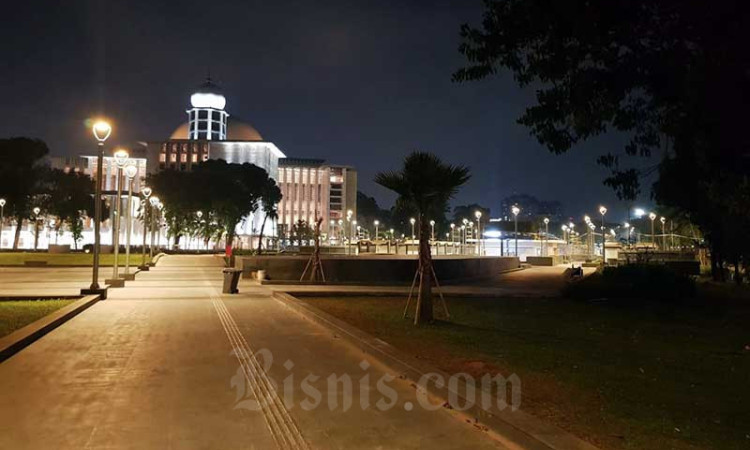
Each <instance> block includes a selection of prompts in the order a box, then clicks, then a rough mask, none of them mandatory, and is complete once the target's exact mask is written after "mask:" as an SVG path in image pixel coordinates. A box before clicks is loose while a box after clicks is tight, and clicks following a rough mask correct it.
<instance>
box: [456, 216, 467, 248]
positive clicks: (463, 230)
mask: <svg viewBox="0 0 750 450" xmlns="http://www.w3.org/2000/svg"><path fill="white" fill-rule="evenodd" d="M464 220H466V219H464ZM458 240H459V250H460V253H461V254H462V255H463V254H464V244H465V243H466V225H461V229H460V231H459V232H458Z"/></svg>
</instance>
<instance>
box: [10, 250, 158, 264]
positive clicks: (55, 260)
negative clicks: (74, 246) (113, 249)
mask: <svg viewBox="0 0 750 450" xmlns="http://www.w3.org/2000/svg"><path fill="white" fill-rule="evenodd" d="M146 259H148V256H146ZM114 260H115V255H114V254H113V253H102V254H101V256H100V259H99V263H100V264H101V265H103V266H111V265H112V264H113V263H114ZM25 261H47V265H50V266H64V265H89V266H90V265H92V264H93V261H94V255H93V254H92V253H25V252H14V253H6V252H2V253H0V266H10V265H17V266H23V265H24V262H25ZM118 261H119V263H120V265H123V266H124V265H125V254H124V253H121V254H120V256H119V258H118ZM140 263H141V254H140V253H138V254H134V253H131V254H130V265H131V266H137V265H140Z"/></svg>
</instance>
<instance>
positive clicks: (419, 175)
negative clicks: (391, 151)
mask: <svg viewBox="0 0 750 450" xmlns="http://www.w3.org/2000/svg"><path fill="white" fill-rule="evenodd" d="M470 177H471V176H470V175H469V169H468V168H466V167H464V166H452V165H450V164H445V163H443V162H442V161H441V160H440V159H439V158H438V157H437V156H435V155H433V154H431V153H424V152H413V153H411V154H410V155H409V156H407V157H406V159H404V167H403V168H402V169H401V170H400V171H398V172H382V173H379V174H377V175H376V176H375V182H376V183H378V184H379V185H381V186H383V187H385V188H388V189H390V190H392V191H394V192H395V193H397V194H398V199H397V200H396V203H397V205H398V206H404V207H407V208H411V209H413V210H415V211H416V212H417V214H418V217H419V268H418V270H419V293H418V297H417V309H416V313H415V314H414V324H415V325H419V324H420V322H429V321H431V320H432V319H433V314H432V274H433V270H432V254H431V252H430V219H431V218H436V217H442V216H443V215H444V214H445V210H446V208H447V206H448V201H449V200H450V199H451V198H452V197H453V196H454V195H455V194H456V192H458V188H459V187H461V186H462V185H463V184H464V183H466V182H467V181H468V180H469V178H470Z"/></svg>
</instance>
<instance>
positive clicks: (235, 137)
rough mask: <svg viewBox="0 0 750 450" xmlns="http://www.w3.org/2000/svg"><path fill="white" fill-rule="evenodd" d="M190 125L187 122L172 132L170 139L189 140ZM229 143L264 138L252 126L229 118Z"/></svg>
mask: <svg viewBox="0 0 750 450" xmlns="http://www.w3.org/2000/svg"><path fill="white" fill-rule="evenodd" d="M189 131H190V123H189V122H185V123H183V124H182V125H180V126H179V127H177V128H175V130H174V131H173V132H172V135H171V136H170V137H169V138H170V139H188V132H189ZM226 140H228V141H262V140H263V136H261V135H260V133H259V132H258V130H256V129H255V127H253V126H252V125H250V124H247V123H244V122H241V121H239V120H237V119H234V118H232V117H229V118H228V119H227V139H226Z"/></svg>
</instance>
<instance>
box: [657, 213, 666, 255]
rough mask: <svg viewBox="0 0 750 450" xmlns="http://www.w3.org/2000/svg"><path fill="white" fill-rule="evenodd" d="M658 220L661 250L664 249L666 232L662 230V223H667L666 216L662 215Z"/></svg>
mask: <svg viewBox="0 0 750 450" xmlns="http://www.w3.org/2000/svg"><path fill="white" fill-rule="evenodd" d="M659 222H661V246H662V250H666V248H667V232H666V231H665V230H664V224H665V223H667V218H666V217H664V216H662V217H661V219H659Z"/></svg>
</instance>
